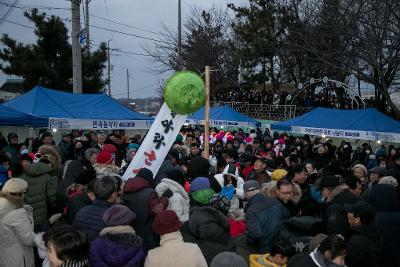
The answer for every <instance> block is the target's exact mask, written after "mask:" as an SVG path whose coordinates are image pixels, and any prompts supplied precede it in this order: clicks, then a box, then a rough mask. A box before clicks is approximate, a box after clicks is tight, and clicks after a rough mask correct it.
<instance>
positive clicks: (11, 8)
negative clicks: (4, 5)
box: [0, 0, 20, 25]
mask: <svg viewBox="0 0 400 267" xmlns="http://www.w3.org/2000/svg"><path fill="white" fill-rule="evenodd" d="M19 1H20V0H14V3H13V4H12V5H10V6H9V8H8V10H7V11H6V13H5V14H4V15H3V17H2V18H1V19H0V25H1V24H2V23H3V22H4V21H5V20H6V19H7V18H8V16H10V14H11V12H12V11H13V10H14V7H15V6H16V4H18V2H19Z"/></svg>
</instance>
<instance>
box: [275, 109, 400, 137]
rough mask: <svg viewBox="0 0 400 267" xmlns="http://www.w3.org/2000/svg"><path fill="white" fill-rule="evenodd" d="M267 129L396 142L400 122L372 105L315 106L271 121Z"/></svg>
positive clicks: (399, 130)
mask: <svg viewBox="0 0 400 267" xmlns="http://www.w3.org/2000/svg"><path fill="white" fill-rule="evenodd" d="M271 129H273V130H280V131H288V132H293V133H300V134H310V135H325V136H329V137H339V138H349V139H363V140H374V141H378V140H379V141H387V142H396V143H400V122H399V121H397V120H394V119H392V118H390V117H388V116H386V115H384V114H382V113H381V112H379V111H378V110H376V109H374V108H369V109H356V110H340V109H328V108H316V109H314V110H312V111H310V112H308V113H306V114H303V115H301V116H299V117H296V118H293V119H290V120H286V121H282V122H278V123H273V124H272V125H271Z"/></svg>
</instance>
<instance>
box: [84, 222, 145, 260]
mask: <svg viewBox="0 0 400 267" xmlns="http://www.w3.org/2000/svg"><path fill="white" fill-rule="evenodd" d="M145 257H146V254H145V251H144V247H143V241H142V238H141V237H139V236H138V235H136V234H135V231H134V230H133V228H132V227H130V226H115V227H107V228H104V229H103V230H102V231H101V232H100V235H99V237H98V238H97V239H96V240H95V241H93V242H92V243H91V244H90V253H89V259H90V263H91V265H92V266H96V267H121V266H126V267H136V266H137V267H140V266H142V264H143V262H144V259H145Z"/></svg>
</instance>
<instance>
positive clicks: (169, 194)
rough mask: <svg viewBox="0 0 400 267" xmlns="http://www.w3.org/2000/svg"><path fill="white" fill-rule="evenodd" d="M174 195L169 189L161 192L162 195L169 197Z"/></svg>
mask: <svg viewBox="0 0 400 267" xmlns="http://www.w3.org/2000/svg"><path fill="white" fill-rule="evenodd" d="M173 195H174V192H172V191H171V190H170V189H167V190H165V192H164V193H163V194H162V196H163V197H167V198H170V197H172V196H173Z"/></svg>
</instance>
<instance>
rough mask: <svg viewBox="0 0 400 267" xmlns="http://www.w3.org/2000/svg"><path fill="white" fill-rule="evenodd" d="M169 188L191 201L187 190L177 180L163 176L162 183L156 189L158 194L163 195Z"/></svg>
mask: <svg viewBox="0 0 400 267" xmlns="http://www.w3.org/2000/svg"><path fill="white" fill-rule="evenodd" d="M168 189H169V190H171V191H172V192H173V193H177V194H179V195H181V196H182V197H183V198H184V199H185V200H187V201H189V195H188V193H187V192H186V191H185V189H184V188H183V187H182V186H181V185H180V184H178V183H177V182H175V181H173V180H171V179H168V178H163V179H162V180H161V183H159V184H158V185H157V186H156V189H155V190H156V191H157V194H158V196H159V197H161V196H162V195H163V193H164V192H165V191H167V190H168Z"/></svg>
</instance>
